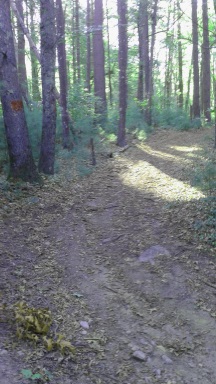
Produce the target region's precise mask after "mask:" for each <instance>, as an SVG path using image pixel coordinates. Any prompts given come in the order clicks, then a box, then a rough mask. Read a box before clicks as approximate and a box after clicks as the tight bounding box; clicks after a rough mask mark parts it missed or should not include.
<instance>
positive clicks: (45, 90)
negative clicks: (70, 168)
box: [39, 0, 56, 175]
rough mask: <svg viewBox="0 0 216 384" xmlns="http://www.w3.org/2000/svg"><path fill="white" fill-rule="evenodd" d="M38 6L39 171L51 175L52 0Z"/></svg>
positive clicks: (53, 125)
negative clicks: (40, 109)
mask: <svg viewBox="0 0 216 384" xmlns="http://www.w3.org/2000/svg"><path fill="white" fill-rule="evenodd" d="M40 5H41V11H40V14H41V24H40V31H41V74H42V95H43V121H42V140H41V151H40V159H39V171H40V172H43V173H45V174H48V175H52V174H53V173H54V161H55V132H56V97H55V51H56V30H55V8H54V2H53V0H40Z"/></svg>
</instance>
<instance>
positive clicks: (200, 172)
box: [193, 153, 216, 247]
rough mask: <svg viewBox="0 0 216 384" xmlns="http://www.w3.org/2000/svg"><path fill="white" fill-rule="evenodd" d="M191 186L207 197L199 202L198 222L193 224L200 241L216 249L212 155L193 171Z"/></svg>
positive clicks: (215, 171) (215, 165) (215, 173)
mask: <svg viewBox="0 0 216 384" xmlns="http://www.w3.org/2000/svg"><path fill="white" fill-rule="evenodd" d="M193 184H194V185H195V186H196V187H197V188H199V189H200V190H202V191H204V192H205V193H206V194H207V195H209V196H208V197H206V198H204V199H202V200H201V201H200V214H199V220H197V221H196V222H195V229H196V231H197V233H198V237H199V238H200V239H201V240H202V241H204V242H207V243H210V244H211V245H212V246H213V247H216V158H215V154H214V153H212V155H211V156H209V157H208V158H207V159H206V160H205V162H204V164H203V165H202V166H200V167H199V168H197V169H196V170H195V175H194V180H193Z"/></svg>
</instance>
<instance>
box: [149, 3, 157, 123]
mask: <svg viewBox="0 0 216 384" xmlns="http://www.w3.org/2000/svg"><path fill="white" fill-rule="evenodd" d="M157 9H158V0H155V2H154V5H153V10H152V32H151V33H152V37H151V50H150V61H149V125H152V99H153V94H154V82H153V68H154V48H155V32H156V25H157Z"/></svg>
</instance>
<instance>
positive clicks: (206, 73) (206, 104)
mask: <svg viewBox="0 0 216 384" xmlns="http://www.w3.org/2000/svg"><path fill="white" fill-rule="evenodd" d="M202 17H203V47H202V55H203V56H202V68H203V69H202V80H203V81H202V90H203V109H204V116H205V118H206V121H208V122H210V121H211V112H210V106H211V96H210V95H211V70H210V46H209V30H208V24H209V23H208V2H207V0H202Z"/></svg>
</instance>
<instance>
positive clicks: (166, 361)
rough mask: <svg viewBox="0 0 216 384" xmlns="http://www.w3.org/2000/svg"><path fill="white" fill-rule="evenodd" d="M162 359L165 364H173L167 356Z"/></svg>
mask: <svg viewBox="0 0 216 384" xmlns="http://www.w3.org/2000/svg"><path fill="white" fill-rule="evenodd" d="M162 359H163V361H164V363H165V364H173V361H172V360H171V359H170V358H169V357H168V356H167V355H162Z"/></svg>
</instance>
